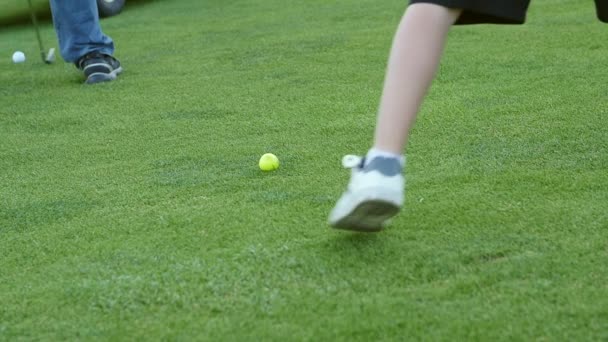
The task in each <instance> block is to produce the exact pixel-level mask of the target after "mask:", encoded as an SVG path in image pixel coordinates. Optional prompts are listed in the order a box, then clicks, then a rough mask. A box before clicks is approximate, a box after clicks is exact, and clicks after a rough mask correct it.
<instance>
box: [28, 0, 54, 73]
mask: <svg viewBox="0 0 608 342" xmlns="http://www.w3.org/2000/svg"><path fill="white" fill-rule="evenodd" d="M27 3H28V5H29V6H30V15H31V16H32V23H33V24H34V29H35V30H36V37H37V38H38V46H39V47H40V56H41V57H42V61H43V62H44V63H46V64H51V63H53V62H54V61H55V48H50V49H49V52H48V53H47V52H46V50H45V49H44V46H43V45H42V38H41V37H40V30H39V29H38V20H36V12H35V11H34V7H33V6H32V0H27Z"/></svg>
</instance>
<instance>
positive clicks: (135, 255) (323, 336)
mask: <svg viewBox="0 0 608 342" xmlns="http://www.w3.org/2000/svg"><path fill="white" fill-rule="evenodd" d="M403 9H404V2H403V1H377V0H360V1H354V0H336V1H326V0H307V1H299V0H298V1H290V2H289V5H286V2H284V1H279V0H247V1H245V0H236V1H225V0H221V1H220V0H215V1H195V0H182V1H151V2H144V3H141V4H140V5H138V6H130V7H128V8H127V9H126V10H125V12H123V13H122V14H120V15H119V16H117V17H113V18H110V19H107V20H104V21H103V23H102V24H103V28H104V30H105V31H106V32H107V33H108V34H109V35H111V36H112V37H113V38H114V39H115V41H116V45H117V51H116V56H117V57H118V58H120V59H121V61H122V63H123V65H124V67H125V73H124V74H123V75H122V76H121V77H120V79H119V80H118V81H116V82H113V83H108V84H102V85H96V86H86V85H83V84H82V83H81V82H82V79H81V75H80V74H79V73H78V72H77V70H76V69H75V68H74V67H73V66H72V65H69V64H63V63H56V64H54V65H52V66H47V65H44V64H42V62H41V61H39V60H38V58H37V57H38V56H37V51H38V48H37V43H36V39H35V35H34V33H33V29H32V28H31V27H30V26H28V25H23V26H14V25H13V26H5V27H3V28H2V30H0V55H1V56H3V57H2V58H0V340H7V341H14V340H125V341H131V340H209V341H216V340H342V341H351V340H358V341H369V340H466V341H469V340H488V341H489V340H547V341H555V340H565V341H571V340H606V339H608V287H607V285H606V284H607V283H608V238H607V229H608V210H607V204H608V176H607V175H608V173H607V168H608V156H607V148H608V128H606V127H607V126H606V117H607V116H608V109H607V107H606V100H607V98H608V90H607V89H608V88H607V87H606V84H608V73H606V65H608V53H607V51H608V45H607V43H606V39H605V38H606V29H607V28H608V27H607V26H604V25H602V24H600V23H599V22H597V21H596V20H595V19H594V13H593V8H592V4H591V3H580V2H579V1H576V0H559V1H558V0H551V1H549V0H536V1H534V2H533V3H532V7H531V10H530V15H529V23H528V24H526V25H524V26H489V25H481V26H470V27H458V28H455V29H454V30H453V31H452V32H451V34H450V40H449V44H448V47H447V49H446V53H445V57H444V59H443V61H442V64H441V68H440V71H439V73H438V78H437V80H436V82H435V83H434V85H433V88H432V91H431V93H430V95H429V97H428V99H427V101H426V102H425V104H424V107H423V109H422V113H421V115H420V117H419V119H418V122H417V126H416V127H415V129H414V132H413V135H412V138H411V141H410V146H409V150H408V166H407V199H406V207H405V209H404V211H403V212H402V213H401V214H400V215H399V216H398V217H397V218H396V219H395V220H394V221H393V222H392V225H391V226H390V227H389V228H387V229H386V230H385V231H383V232H381V233H379V234H372V235H369V234H368V235H365V234H351V233H346V232H339V231H334V230H331V229H329V228H328V227H327V225H326V217H327V214H328V212H329V210H330V209H331V207H332V206H333V204H334V202H335V200H336V199H337V198H338V196H339V194H340V192H341V191H342V190H343V189H344V187H345V185H346V182H347V180H348V172H346V171H345V170H343V169H342V168H341V167H340V158H341V156H342V155H343V154H347V153H364V152H365V151H366V150H367V149H368V148H369V145H370V143H371V136H372V132H373V125H374V123H375V112H376V108H377V104H378V98H379V96H380V90H381V87H382V80H383V77H384V70H385V65H386V58H387V55H388V50H389V47H390V43H391V40H392V35H393V32H394V30H395V27H396V25H397V23H398V21H399V18H400V16H401V14H402V12H403ZM42 29H43V32H42V34H43V39H44V40H45V42H46V43H47V44H48V45H49V47H50V46H51V45H52V44H56V43H55V37H54V33H53V31H52V26H51V25H50V22H44V23H43V28H42ZM15 50H22V51H24V52H25V53H26V55H27V56H28V61H27V62H26V63H25V64H18V65H16V64H13V63H12V62H11V60H10V56H11V54H12V52H13V51H15ZM265 152H272V153H275V154H276V155H277V156H278V157H279V158H280V160H281V168H280V169H279V170H278V171H276V172H272V173H264V172H262V171H260V170H259V169H258V168H257V160H258V158H259V157H260V156H261V155H262V154H263V153H265Z"/></svg>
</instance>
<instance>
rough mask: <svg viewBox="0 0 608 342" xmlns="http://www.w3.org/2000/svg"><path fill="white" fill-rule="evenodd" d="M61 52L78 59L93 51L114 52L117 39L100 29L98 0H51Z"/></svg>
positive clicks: (68, 60) (67, 59) (109, 53)
mask: <svg viewBox="0 0 608 342" xmlns="http://www.w3.org/2000/svg"><path fill="white" fill-rule="evenodd" d="M51 12H52V13H53V24H54V25H55V32H56V33H57V39H58V40H59V49H60V51H61V56H62V57H63V59H64V60H66V61H67V62H72V63H75V62H76V61H78V59H80V57H82V56H84V55H86V54H87V53H90V52H100V53H105V54H108V55H112V54H113V53H114V42H113V41H112V39H111V38H110V37H108V36H106V35H104V34H103V32H101V26H100V25H99V13H98V12H97V1H96V0H51Z"/></svg>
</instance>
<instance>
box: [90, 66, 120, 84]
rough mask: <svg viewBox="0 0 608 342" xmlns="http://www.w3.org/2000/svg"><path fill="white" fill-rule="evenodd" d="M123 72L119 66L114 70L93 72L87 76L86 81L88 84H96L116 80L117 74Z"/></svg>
mask: <svg viewBox="0 0 608 342" xmlns="http://www.w3.org/2000/svg"><path fill="white" fill-rule="evenodd" d="M121 73H122V67H118V69H115V70H113V71H112V72H109V73H108V72H96V73H92V74H90V75H89V77H87V80H86V81H85V83H86V84H95V83H102V82H109V81H114V80H115V79H116V76H118V75H120V74H121Z"/></svg>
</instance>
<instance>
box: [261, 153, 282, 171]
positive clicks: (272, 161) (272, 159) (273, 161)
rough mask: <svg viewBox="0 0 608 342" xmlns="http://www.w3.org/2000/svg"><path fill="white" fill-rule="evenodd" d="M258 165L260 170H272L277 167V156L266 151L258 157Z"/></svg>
mask: <svg viewBox="0 0 608 342" xmlns="http://www.w3.org/2000/svg"><path fill="white" fill-rule="evenodd" d="M259 165H260V169H261V170H262V171H274V170H276V169H278V168H279V158H277V156H275V155H274V154H272V153H266V154H264V155H263V156H262V158H260V162H259Z"/></svg>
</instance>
